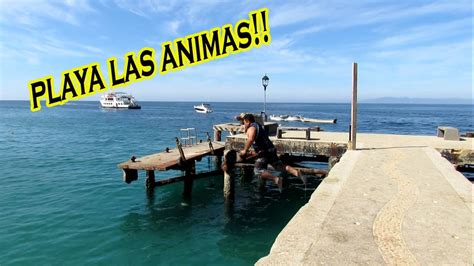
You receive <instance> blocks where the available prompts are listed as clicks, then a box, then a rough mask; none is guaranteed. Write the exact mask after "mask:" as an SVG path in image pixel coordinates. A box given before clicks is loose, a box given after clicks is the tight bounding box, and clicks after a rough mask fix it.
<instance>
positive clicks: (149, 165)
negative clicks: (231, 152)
mask: <svg viewBox="0 0 474 266" xmlns="http://www.w3.org/2000/svg"><path fill="white" fill-rule="evenodd" d="M212 146H213V147H214V152H215V153H218V154H219V153H220V154H222V153H223V151H224V145H223V144H222V143H219V142H212ZM183 151H184V156H185V157H186V160H187V161H191V160H196V159H199V158H201V157H203V156H207V155H211V153H212V151H211V150H210V149H209V143H208V142H203V143H199V144H197V145H193V146H185V147H183ZM179 159H180V154H179V151H178V149H171V150H169V152H166V151H163V152H159V153H155V154H151V155H147V156H144V157H140V158H137V159H135V162H132V161H131V160H128V161H126V162H123V163H121V164H119V165H118V167H119V168H120V169H135V170H159V171H166V170H168V169H170V168H173V167H176V166H178V164H179Z"/></svg>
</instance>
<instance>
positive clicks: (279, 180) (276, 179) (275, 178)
mask: <svg viewBox="0 0 474 266" xmlns="http://www.w3.org/2000/svg"><path fill="white" fill-rule="evenodd" d="M260 177H261V178H263V179H268V180H273V182H275V184H276V185H277V186H278V189H280V191H281V190H282V189H283V178H281V177H278V176H274V175H272V174H270V172H267V171H264V172H263V173H261V174H260Z"/></svg>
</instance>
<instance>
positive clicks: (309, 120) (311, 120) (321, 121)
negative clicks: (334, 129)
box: [301, 117, 337, 124]
mask: <svg viewBox="0 0 474 266" xmlns="http://www.w3.org/2000/svg"><path fill="white" fill-rule="evenodd" d="M301 122H305V123H319V124H336V123H337V119H314V118H306V117H302V119H301Z"/></svg>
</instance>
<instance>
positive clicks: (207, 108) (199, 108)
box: [194, 103, 212, 114]
mask: <svg viewBox="0 0 474 266" xmlns="http://www.w3.org/2000/svg"><path fill="white" fill-rule="evenodd" d="M194 110H195V111H196V112H198V113H202V114H207V113H212V108H211V105H210V104H207V103H201V104H200V105H195V106H194Z"/></svg>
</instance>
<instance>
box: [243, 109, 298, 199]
mask: <svg viewBox="0 0 474 266" xmlns="http://www.w3.org/2000/svg"><path fill="white" fill-rule="evenodd" d="M240 118H241V120H242V121H243V123H244V126H245V133H246V134H247V142H246V143H245V147H244V149H243V150H241V151H240V153H239V155H240V157H241V158H243V159H251V158H254V157H256V158H257V159H256V161H255V168H254V173H255V175H256V176H257V177H260V178H263V179H270V180H273V181H274V182H275V184H277V186H278V188H279V189H280V191H281V189H282V181H283V178H282V177H279V176H275V175H272V173H271V172H270V171H268V169H267V166H268V165H269V164H270V165H271V166H272V167H273V168H274V169H275V170H277V171H280V172H283V171H285V172H288V173H290V174H292V175H294V176H296V177H300V178H301V179H302V181H303V182H304V183H306V179H305V178H303V176H302V175H301V174H300V173H299V171H298V170H296V169H295V168H293V167H291V166H289V165H284V164H283V163H282V161H281V160H280V158H278V155H277V152H276V148H275V146H274V145H273V143H272V141H271V140H270V139H269V138H268V134H267V132H266V131H265V129H264V128H263V126H262V125H260V124H258V123H257V122H255V117H254V116H253V115H252V114H245V115H243V116H241V117H240ZM250 147H253V149H254V152H250Z"/></svg>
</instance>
